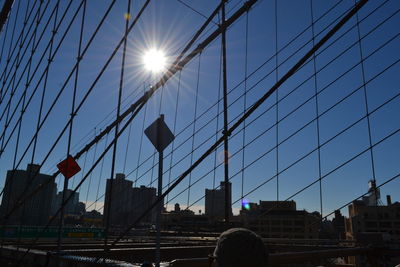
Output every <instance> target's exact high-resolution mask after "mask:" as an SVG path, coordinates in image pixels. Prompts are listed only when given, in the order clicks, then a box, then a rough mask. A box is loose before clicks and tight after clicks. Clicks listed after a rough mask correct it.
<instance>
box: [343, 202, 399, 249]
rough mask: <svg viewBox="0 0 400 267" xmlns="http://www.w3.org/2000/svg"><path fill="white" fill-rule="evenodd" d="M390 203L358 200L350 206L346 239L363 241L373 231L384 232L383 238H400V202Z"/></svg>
mask: <svg viewBox="0 0 400 267" xmlns="http://www.w3.org/2000/svg"><path fill="white" fill-rule="evenodd" d="M388 200H389V201H388V205H387V206H384V205H381V206H375V205H369V204H370V202H365V201H363V200H356V201H353V203H351V204H350V205H349V206H348V208H349V218H348V219H346V226H345V227H346V239H353V240H357V241H362V240H365V239H367V238H368V236H370V235H371V233H384V236H385V237H383V236H382V234H381V236H382V239H383V238H385V239H391V240H400V212H399V211H400V203H399V202H395V203H391V200H390V197H388Z"/></svg>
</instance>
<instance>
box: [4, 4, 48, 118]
mask: <svg viewBox="0 0 400 267" xmlns="http://www.w3.org/2000/svg"><path fill="white" fill-rule="evenodd" d="M49 3H50V1H48V2H47V4H46V6H45V7H44V9H43V12H40V9H39V8H38V10H37V12H36V16H38V15H39V14H41V15H40V17H39V19H36V16H35V17H34V18H33V20H35V19H36V21H39V22H40V21H41V20H42V18H43V17H44V14H45V11H46V10H47V8H48V6H49ZM41 6H42V4H40V7H41ZM54 11H55V8H54V9H53V11H52V13H51V15H50V16H49V17H48V19H47V22H46V24H45V26H44V27H43V30H42V32H41V34H40V35H39V38H38V39H37V43H36V46H35V48H33V50H34V51H36V49H37V47H38V45H39V44H40V41H41V40H42V38H43V36H44V33H45V32H46V29H47V27H48V25H49V23H50V21H51V19H52V17H53V15H54ZM36 23H37V22H36ZM36 23H33V22H32V23H31V24H30V27H29V29H28V31H29V32H30V30H31V29H32V26H33V25H34V24H36ZM35 38H36V37H35ZM26 40H27V36H26V37H25V39H24V41H23V46H24V44H25V42H26ZM32 40H33V34H32V35H31V37H30V38H29V41H28V43H27V44H26V46H25V49H24V51H23V52H22V56H21V57H22V58H24V57H25V55H26V53H27V51H28V47H29V45H30V43H31V42H32ZM48 45H49V43H48ZM47 49H48V47H47ZM45 53H46V52H44V53H43V55H42V58H41V59H40V60H39V63H38V65H40V63H41V61H42V60H43V57H44V55H45ZM14 64H16V57H15V58H14V61H13V63H12V64H11V68H12V67H13V66H14ZM20 66H21V65H18V66H16V69H19V67H20ZM27 67H28V64H25V67H24V69H23V70H22V71H21V75H20V76H19V78H18V82H17V86H19V84H20V82H21V80H22V77H23V73H25V71H26V68H27ZM3 73H4V76H3V77H4V78H3V87H4V85H5V84H6V82H7V80H8V78H9V77H10V75H11V73H12V71H11V70H10V71H9V72H8V73H7V70H6V69H5V70H4V72H3ZM6 73H7V74H6ZM34 73H36V68H35V71H34ZM16 75H17V74H16V72H14V73H13V75H12V77H11V79H14V78H16ZM33 76H34V75H33ZM10 87H11V81H9V82H8V85H7V88H6V90H5V92H4V95H3V98H2V99H0V104H1V103H3V100H4V97H5V95H6V93H7V92H8V90H9V89H10ZM11 89H12V88H11ZM20 103H21V98H20V99H19V100H18V103H17V104H16V107H18V106H19V104H20ZM9 105H11V100H10V99H9V100H8V101H7V106H9ZM14 110H15V109H14ZM3 116H4V111H3V113H2V115H1V116H0V120H1V119H3Z"/></svg>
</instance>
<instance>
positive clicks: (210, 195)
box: [205, 182, 232, 219]
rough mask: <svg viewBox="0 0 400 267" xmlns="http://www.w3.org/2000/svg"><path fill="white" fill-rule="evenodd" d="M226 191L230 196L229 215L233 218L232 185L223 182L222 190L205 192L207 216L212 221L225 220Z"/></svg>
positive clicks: (207, 190)
mask: <svg viewBox="0 0 400 267" xmlns="http://www.w3.org/2000/svg"><path fill="white" fill-rule="evenodd" d="M225 190H228V194H229V214H230V216H232V184H231V183H229V182H228V187H226V186H225V182H221V185H220V189H206V191H205V202H206V205H205V215H206V216H208V217H210V218H212V219H223V218H225Z"/></svg>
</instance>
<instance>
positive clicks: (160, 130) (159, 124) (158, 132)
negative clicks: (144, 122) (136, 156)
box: [144, 114, 175, 267]
mask: <svg viewBox="0 0 400 267" xmlns="http://www.w3.org/2000/svg"><path fill="white" fill-rule="evenodd" d="M144 133H145V134H146V136H147V138H149V140H150V142H151V143H152V144H153V146H154V147H155V148H156V149H157V151H158V192H157V194H158V197H160V196H161V194H162V174H163V157H164V153H163V151H164V149H165V148H166V147H167V146H168V145H169V144H170V143H171V142H172V141H173V140H174V138H175V136H174V135H173V133H172V132H171V130H170V129H169V128H168V126H167V125H166V124H165V122H164V114H160V117H159V118H158V119H157V120H155V121H154V122H153V123H152V124H151V125H150V126H149V127H148V128H147V129H146V130H145V131H144ZM163 205H164V200H162V201H161V202H160V204H159V205H158V210H157V217H156V231H157V235H156V260H155V262H156V267H159V266H160V238H161V234H160V232H161V229H160V228H161V211H162V207H163Z"/></svg>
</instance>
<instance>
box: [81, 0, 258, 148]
mask: <svg viewBox="0 0 400 267" xmlns="http://www.w3.org/2000/svg"><path fill="white" fill-rule="evenodd" d="M255 2H256V1H254V0H253V1H248V2H246V4H245V5H243V6H242V7H241V8H240V9H239V10H238V11H237V12H235V14H234V15H232V16H231V17H230V18H229V19H228V20H227V21H226V27H228V26H230V25H231V24H232V23H233V22H234V21H235V20H236V19H237V18H238V17H240V16H241V15H242V14H243V13H244V12H246V11H247V10H248V9H250V8H251V7H252V5H253V4H254V3H255ZM219 34H220V29H217V30H216V31H214V33H213V34H211V35H210V36H209V37H208V38H207V39H206V40H205V41H203V43H201V44H200V45H199V46H198V49H196V50H195V51H193V52H192V53H190V54H189V55H188V56H186V58H185V59H183V60H182V61H180V63H179V64H178V66H177V67H175V68H173V69H172V70H171V72H168V73H167V74H165V75H164V77H163V78H162V79H161V80H160V82H158V83H157V84H156V86H155V87H153V88H152V90H151V91H150V92H149V93H148V94H146V95H145V96H144V97H143V98H144V99H148V98H149V97H150V96H151V95H152V93H154V91H155V88H158V87H159V86H160V85H161V84H164V83H165V82H166V81H167V80H168V79H169V77H172V75H173V74H174V73H175V72H176V71H177V69H179V68H182V67H183V66H185V65H186V64H187V62H189V61H190V60H191V59H192V58H193V57H194V56H195V55H196V54H197V53H199V51H201V50H202V49H203V48H204V47H206V46H207V45H208V44H209V43H210V42H211V41H212V40H213V39H215V38H216V36H218V35H219ZM139 103H140V102H139ZM133 106H134V105H133ZM126 112H129V110H127V111H126ZM89 145H90V144H89Z"/></svg>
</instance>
